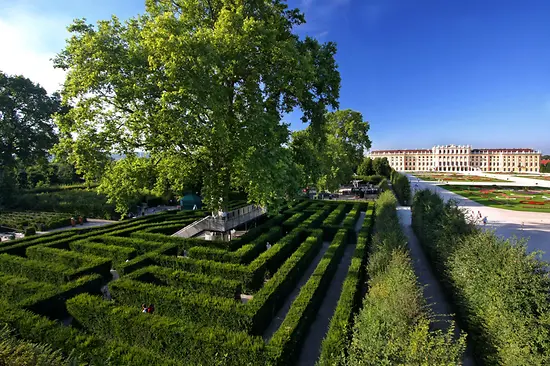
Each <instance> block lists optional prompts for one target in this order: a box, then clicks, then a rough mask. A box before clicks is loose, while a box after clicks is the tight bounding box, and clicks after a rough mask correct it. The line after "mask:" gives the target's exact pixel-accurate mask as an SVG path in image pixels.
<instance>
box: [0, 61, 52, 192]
mask: <svg viewBox="0 0 550 366" xmlns="http://www.w3.org/2000/svg"><path fill="white" fill-rule="evenodd" d="M60 102H61V99H60V96H59V95H58V94H53V95H51V96H50V95H48V93H47V92H46V90H45V89H44V88H42V87H41V86H40V85H38V84H35V83H33V82H32V81H31V80H29V79H27V78H25V77H23V76H10V75H6V74H4V73H3V72H0V191H1V192H0V201H1V200H2V198H5V197H6V193H7V192H8V191H9V187H8V185H11V184H7V182H8V181H10V182H15V179H14V170H15V169H16V168H17V167H23V166H27V165H31V164H35V163H37V162H45V161H46V158H47V156H48V150H49V149H50V148H52V146H53V145H54V144H55V143H56V142H57V135H56V133H55V130H54V123H53V117H52V116H53V115H54V114H55V113H57V112H60V111H61V103H60Z"/></svg>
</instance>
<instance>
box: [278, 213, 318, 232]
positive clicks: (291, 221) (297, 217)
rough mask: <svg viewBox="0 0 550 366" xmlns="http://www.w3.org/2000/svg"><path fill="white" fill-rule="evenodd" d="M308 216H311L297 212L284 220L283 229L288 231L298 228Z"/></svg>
mask: <svg viewBox="0 0 550 366" xmlns="http://www.w3.org/2000/svg"><path fill="white" fill-rule="evenodd" d="M309 216H311V212H298V213H295V214H294V215H292V216H291V217H289V218H288V219H286V220H285V221H284V222H283V223H282V226H283V229H284V230H287V231H290V230H293V229H295V228H296V227H298V225H300V224H301V223H302V222H303V221H305V220H306V219H307V218H308V217H309Z"/></svg>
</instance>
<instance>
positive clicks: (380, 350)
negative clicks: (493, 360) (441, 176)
mask: <svg viewBox="0 0 550 366" xmlns="http://www.w3.org/2000/svg"><path fill="white" fill-rule="evenodd" d="M396 208H397V200H396V199H395V197H394V195H393V193H392V192H391V191H386V192H384V193H382V194H381V195H380V197H379V198H378V200H377V201H376V228H375V234H374V236H373V238H372V245H371V246H370V255H369V262H368V266H367V273H368V275H369V278H370V279H369V283H368V284H369V291H368V293H367V295H366V296H365V299H364V300H363V307H362V309H361V311H360V312H359V314H358V316H357V317H356V319H355V323H354V326H353V338H352V342H351V346H350V347H349V352H348V355H347V358H346V357H345V356H346V355H345V354H341V355H338V354H337V352H334V353H333V354H332V356H333V357H334V359H335V360H336V364H344V363H345V364H346V365H364V364H366V363H369V364H376V365H393V364H399V365H419V364H425V363H426V362H429V363H430V364H434V365H457V364H460V363H461V356H462V353H463V352H464V349H465V336H464V335H463V336H461V337H460V338H459V339H458V340H457V341H456V342H455V340H454V339H453V338H454V326H453V324H451V325H450V326H449V328H448V329H447V330H446V331H445V332H442V331H440V330H436V331H433V332H431V331H430V328H431V327H432V324H431V323H432V316H431V314H429V313H427V311H426V301H425V299H424V297H423V294H422V288H421V287H420V286H419V285H418V283H417V278H416V275H415V273H414V269H413V266H412V261H411V258H410V257H409V253H408V250H407V238H406V236H405V234H404V233H403V231H402V229H401V225H400V223H399V219H398V217H397V209H396ZM334 351H335V350H334ZM344 359H345V362H344ZM427 360H429V361H427Z"/></svg>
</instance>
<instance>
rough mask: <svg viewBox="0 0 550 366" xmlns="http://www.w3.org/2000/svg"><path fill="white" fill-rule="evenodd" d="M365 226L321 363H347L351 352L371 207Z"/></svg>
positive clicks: (344, 285) (360, 235) (359, 237)
mask: <svg viewBox="0 0 550 366" xmlns="http://www.w3.org/2000/svg"><path fill="white" fill-rule="evenodd" d="M369 214H370V215H368V216H365V221H364V222H363V225H362V227H361V231H360V232H359V235H358V238H357V245H356V247H355V251H354V252H353V258H352V259H351V265H350V267H349V269H348V274H347V275H346V279H345V280H344V284H343V285H342V292H341V294H340V298H339V299H338V304H337V305H336V309H335V310H334V314H333V315H332V318H331V320H330V324H329V328H328V331H327V334H326V336H325V338H324V339H323V343H322V344H321V355H320V357H319V361H318V365H327V366H328V365H330V366H333V365H339V364H343V362H344V359H345V356H346V354H347V348H348V346H349V342H350V339H351V329H352V327H353V317H354V314H355V313H356V312H357V310H358V309H359V306H360V304H361V295H362V293H361V292H362V286H363V285H364V282H365V276H366V271H365V264H366V259H367V249H368V245H369V242H370V232H371V229H372V226H371V223H372V221H371V217H372V214H373V211H372V210H370V211H369Z"/></svg>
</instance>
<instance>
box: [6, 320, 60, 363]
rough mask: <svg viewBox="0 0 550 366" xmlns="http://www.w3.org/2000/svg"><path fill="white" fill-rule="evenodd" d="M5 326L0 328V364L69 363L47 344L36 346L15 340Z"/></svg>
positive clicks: (12, 332) (11, 332) (11, 331)
mask: <svg viewBox="0 0 550 366" xmlns="http://www.w3.org/2000/svg"><path fill="white" fill-rule="evenodd" d="M14 333H15V332H14V331H13V330H11V329H10V328H9V327H8V326H7V325H4V326H3V327H1V328H0V364H1V365H5V366H21V365H44V366H46V365H47V366H65V365H68V364H69V361H68V360H67V359H66V358H65V357H63V355H62V354H61V352H60V351H59V350H56V351H54V350H53V349H52V348H51V347H50V346H49V345H47V344H36V343H32V342H26V341H22V340H19V339H17V338H15V336H14Z"/></svg>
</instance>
